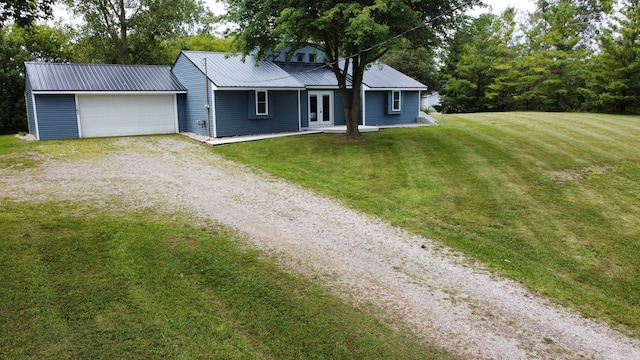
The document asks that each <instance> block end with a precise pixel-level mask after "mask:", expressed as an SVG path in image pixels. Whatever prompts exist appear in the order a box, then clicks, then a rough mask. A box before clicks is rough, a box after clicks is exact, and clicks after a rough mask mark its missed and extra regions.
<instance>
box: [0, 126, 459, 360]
mask: <svg viewBox="0 0 640 360" xmlns="http://www.w3.org/2000/svg"><path fill="white" fill-rule="evenodd" d="M179 139H180V140H183V138H179ZM134 140H135V139H134ZM120 141H121V140H119V139H90V140H80V141H46V142H28V143H27V142H23V141H19V140H16V139H15V138H13V137H9V136H2V137H0V176H3V172H4V171H8V172H20V171H23V170H22V169H23V168H25V167H34V166H46V159H47V158H49V157H53V158H60V159H65V160H67V161H73V160H74V158H75V157H76V155H75V154H77V153H80V152H81V153H82V157H83V158H86V157H87V156H96V157H99V156H102V155H101V154H104V153H105V152H106V153H112V152H118V151H131V149H132V147H133V146H135V145H132V143H135V141H129V142H128V145H127V146H126V147H125V148H122V147H121V146H120V145H121V144H120ZM149 141H154V139H153V138H150V139H147V141H146V143H148V142H149ZM184 141H188V140H186V139H184ZM138 150H140V151H144V148H141V149H138ZM43 164H44V165H43ZM111 200H117V199H111ZM109 203H110V204H116V205H111V206H114V207H113V208H109V207H108V206H106V205H105V204H91V203H87V202H86V201H83V202H81V203H74V202H52V201H45V202H34V203H25V202H15V201H10V200H7V199H2V198H1V197H0V284H1V286H0V309H2V311H0V359H309V358H313V359H391V358H403V359H425V358H426V359H442V358H445V359H451V358H453V356H450V355H448V354H447V353H446V352H444V351H442V350H439V349H436V348H433V347H430V346H428V345H425V344H424V343H422V342H421V341H420V340H418V339H416V338H415V337H414V336H413V335H411V334H410V333H409V331H408V330H403V329H402V325H401V324H386V323H382V322H381V321H379V320H378V318H377V317H376V314H375V311H372V310H373V309H368V308H355V307H353V306H352V305H349V304H346V303H344V302H342V301H341V300H340V299H339V298H338V297H336V296H335V295H332V294H330V293H328V292H327V291H325V290H324V289H323V288H322V287H321V286H320V285H319V284H317V283H315V282H314V281H313V280H310V279H306V278H303V277H300V276H293V275H290V274H288V273H286V272H284V271H282V270H281V269H279V268H278V267H277V266H276V265H274V264H273V263H272V262H270V261H268V260H266V259H265V258H264V256H262V255H261V254H260V253H258V252H257V251H254V250H250V249H247V248H246V246H247V245H246V241H245V240H244V239H243V238H242V236H241V235H239V234H237V233H235V232H233V231H230V230H228V229H225V228H224V227H221V226H219V225H218V224H211V223H207V222H206V221H204V220H202V219H195V220H197V221H193V220H194V219H192V218H191V215H190V214H188V213H181V212H178V213H174V214H166V213H162V212H155V211H152V210H138V211H132V210H126V209H123V208H121V207H119V206H117V201H110V202H109Z"/></svg>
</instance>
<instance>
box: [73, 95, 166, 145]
mask: <svg viewBox="0 0 640 360" xmlns="http://www.w3.org/2000/svg"><path fill="white" fill-rule="evenodd" d="M174 102H175V100H174V96H173V95H82V96H78V104H79V116H80V126H81V129H82V137H101V136H126V135H146V134H169V133H175V132H177V129H176V114H175V107H174Z"/></svg>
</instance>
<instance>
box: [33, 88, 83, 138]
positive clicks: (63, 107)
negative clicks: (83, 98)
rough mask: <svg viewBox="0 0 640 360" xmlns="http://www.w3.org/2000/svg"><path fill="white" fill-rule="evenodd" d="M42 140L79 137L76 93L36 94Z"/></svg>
mask: <svg viewBox="0 0 640 360" xmlns="http://www.w3.org/2000/svg"><path fill="white" fill-rule="evenodd" d="M35 103H36V113H37V114H38V130H39V131H40V140H53V139H77V138H78V137H79V135H78V116H77V113H76V97H75V95H36V96H35Z"/></svg>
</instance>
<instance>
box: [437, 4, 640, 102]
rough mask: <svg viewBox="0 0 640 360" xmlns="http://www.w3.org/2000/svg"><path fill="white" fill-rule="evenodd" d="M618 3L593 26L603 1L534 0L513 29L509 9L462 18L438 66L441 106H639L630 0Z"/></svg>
mask: <svg viewBox="0 0 640 360" xmlns="http://www.w3.org/2000/svg"><path fill="white" fill-rule="evenodd" d="M622 5H623V6H622V8H621V10H620V11H617V12H615V13H614V15H613V17H612V19H613V20H614V21H612V22H609V23H608V24H606V25H605V26H603V27H602V28H601V29H599V28H597V27H596V26H597V24H598V22H597V20H599V19H601V18H602V15H603V14H605V13H608V12H611V11H612V3H611V1H595V0H583V1H570V0H556V1H538V2H537V7H538V8H537V11H536V12H533V13H531V14H529V15H528V19H527V21H526V22H525V23H524V25H523V26H522V27H521V29H520V31H516V28H515V22H516V18H515V17H516V14H515V13H514V12H513V10H508V11H506V12H505V13H504V14H502V15H501V16H499V17H498V16H495V15H492V14H484V15H481V16H480V17H479V18H478V19H475V20H474V21H473V22H472V23H470V24H468V25H466V26H462V27H461V28H460V29H459V30H458V32H457V33H456V34H455V36H454V37H453V38H452V39H451V40H450V41H449V42H448V46H447V52H446V56H445V58H444V64H443V66H442V68H441V69H440V78H441V80H442V82H443V91H442V95H443V111H445V112H450V113H455V112H477V111H495V110H498V111H509V110H538V111H581V110H589V111H605V112H619V113H625V112H626V113H640V97H639V96H638V94H639V91H640V90H639V89H638V87H639V86H640V85H638V84H640V81H639V77H640V70H638V69H640V65H638V63H639V61H640V60H638V59H639V58H640V56H639V53H640V51H639V50H638V46H637V39H638V38H639V34H640V20H638V17H639V16H638V3H637V2H636V1H626V2H624V3H623V4H622ZM598 31H599V32H600V35H599V36H595V34H596V33H598ZM514 34H521V35H517V36H516V35H514Z"/></svg>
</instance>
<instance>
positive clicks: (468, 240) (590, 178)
mask: <svg viewBox="0 0 640 360" xmlns="http://www.w3.org/2000/svg"><path fill="white" fill-rule="evenodd" d="M438 120H439V122H440V124H441V125H440V126H439V127H428V128H417V129H415V128H414V129H388V130H384V131H381V132H379V133H372V134H368V135H367V136H366V139H365V140H363V141H356V142H345V141H344V140H342V136H340V135H305V136H298V137H289V138H278V139H270V140H264V141H260V142H250V143H241V144H232V145H223V146H218V147H215V148H214V149H213V150H212V151H213V152H215V153H217V154H222V155H224V156H226V157H228V158H230V159H233V160H238V161H241V162H244V163H247V164H250V165H253V166H255V167H258V168H261V169H264V170H266V171H268V172H270V173H272V174H275V175H277V176H281V177H283V178H287V179H291V180H294V181H296V182H299V183H301V184H303V185H304V186H307V187H309V188H311V189H314V190H317V191H320V192H323V193H325V194H328V195H330V196H333V197H336V198H339V199H342V200H343V201H344V202H346V203H347V204H349V205H350V206H352V207H354V208H358V209H362V210H364V211H366V212H368V213H371V214H373V215H377V216H380V217H382V218H384V219H387V220H388V221H390V222H391V223H393V224H395V225H398V226H401V227H403V228H406V229H408V230H410V231H413V232H416V233H419V234H422V235H424V236H427V237H430V238H433V239H435V240H436V241H440V242H442V243H443V244H446V245H448V246H451V247H454V248H456V249H459V250H461V251H463V252H465V253H467V254H469V255H470V256H471V257H473V258H475V259H478V260H480V261H481V262H483V263H484V264H486V265H487V266H488V267H490V268H491V269H494V270H495V271H497V272H499V273H501V274H503V275H506V276H508V277H510V278H512V279H515V280H517V281H520V282H522V283H523V284H524V285H525V286H527V287H528V288H530V289H532V290H534V291H536V292H538V293H540V294H542V295H544V296H546V297H548V298H550V299H552V300H553V301H555V302H557V303H560V304H563V305H568V306H572V307H574V308H576V309H578V310H579V311H580V312H581V313H582V314H584V315H585V316H587V317H596V318H599V319H602V320H605V321H607V322H609V323H610V324H612V325H613V326H614V327H616V328H619V329H622V330H626V331H628V332H629V333H631V334H632V335H634V336H640V181H638V179H640V117H637V116H611V115H597V114H559V113H501V114H497V113H494V114H469V115H445V116H440V117H439V118H438Z"/></svg>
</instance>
